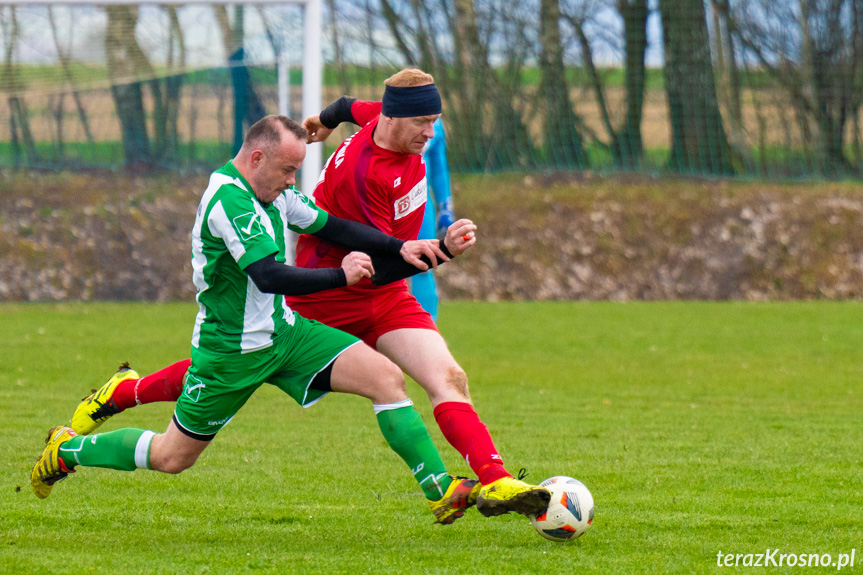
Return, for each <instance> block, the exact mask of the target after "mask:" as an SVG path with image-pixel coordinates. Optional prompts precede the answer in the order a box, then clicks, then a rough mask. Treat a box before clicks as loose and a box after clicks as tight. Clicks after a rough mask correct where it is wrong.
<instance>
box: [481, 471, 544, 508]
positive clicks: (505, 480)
mask: <svg viewBox="0 0 863 575" xmlns="http://www.w3.org/2000/svg"><path fill="white" fill-rule="evenodd" d="M550 500H551V493H550V492H549V491H548V489H546V488H545V487H538V486H536V485H530V484H527V483H525V482H524V481H521V480H519V479H516V478H515V477H502V478H500V479H498V480H497V481H492V482H491V483H489V484H488V485H484V486H483V487H482V489H481V490H480V492H479V497H478V498H477V501H476V508H477V510H479V512H480V513H482V514H483V515H485V516H486V517H494V516H496V515H503V514H504V513H509V512H510V511H515V512H516V513H521V514H522V515H538V514H540V513H542V512H544V511H545V510H546V509H548V502H549V501H550Z"/></svg>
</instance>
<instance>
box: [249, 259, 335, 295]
mask: <svg viewBox="0 0 863 575" xmlns="http://www.w3.org/2000/svg"><path fill="white" fill-rule="evenodd" d="M245 271H246V273H247V274H249V277H250V278H252V281H253V282H255V285H256V286H258V289H259V290H261V291H262V292H263V293H275V294H280V295H306V294H310V293H315V292H319V291H323V290H326V289H333V288H338V287H345V286H346V285H348V280H347V278H346V277H345V270H343V269H342V268H318V269H306V268H298V267H294V266H289V265H286V264H283V263H279V262H277V261H276V256H275V255H269V256H267V257H265V258H263V259H260V260H258V261H256V262H252V263H250V264H249V265H247V266H246V269H245Z"/></svg>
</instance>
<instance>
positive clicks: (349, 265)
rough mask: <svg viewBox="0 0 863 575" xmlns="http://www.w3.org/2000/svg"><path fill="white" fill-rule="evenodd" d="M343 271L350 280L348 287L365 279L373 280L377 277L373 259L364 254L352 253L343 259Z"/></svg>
mask: <svg viewBox="0 0 863 575" xmlns="http://www.w3.org/2000/svg"><path fill="white" fill-rule="evenodd" d="M342 269H343V270H345V277H346V278H347V280H348V285H349V286H352V285H354V284H355V283H357V282H358V281H360V280H361V279H363V278H371V277H372V276H373V275H375V268H374V267H373V266H372V258H370V257H369V256H368V255H367V254H364V253H363V252H351V253H349V254H348V255H346V256H345V257H344V258H343V259H342Z"/></svg>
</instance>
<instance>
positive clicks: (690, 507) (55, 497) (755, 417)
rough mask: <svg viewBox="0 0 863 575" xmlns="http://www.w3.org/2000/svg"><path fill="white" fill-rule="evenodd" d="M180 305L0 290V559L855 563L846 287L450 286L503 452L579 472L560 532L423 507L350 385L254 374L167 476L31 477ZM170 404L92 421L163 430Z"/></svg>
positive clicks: (856, 460) (152, 359)
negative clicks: (805, 298)
mask: <svg viewBox="0 0 863 575" xmlns="http://www.w3.org/2000/svg"><path fill="white" fill-rule="evenodd" d="M195 311H196V310H195V307H194V306H193V305H189V304H170V305H151V304H64V305H48V304H39V305H19V304H4V305H2V306H0V325H2V326H3V327H2V330H0V350H1V351H0V415H2V419H0V421H2V423H3V427H2V437H3V441H2V442H0V446H2V447H0V449H2V451H0V456H2V458H1V459H2V461H3V464H2V467H0V572H3V573H61V572H64V573H238V572H260V573H306V572H312V573H314V572H320V573H360V572H372V573H495V574H496V573H712V572H715V571H717V570H719V571H744V572H745V571H750V570H748V569H744V568H742V567H740V568H738V569H727V568H722V569H720V568H719V567H717V553H718V552H719V551H722V553H739V554H750V553H751V554H757V553H764V552H765V550H766V549H771V550H772V549H776V548H779V549H780V553H794V554H804V553H805V554H809V553H818V554H819V555H821V554H825V553H830V554H832V556H833V559H834V560H836V559H837V558H838V556H839V554H841V553H851V552H852V549H856V564H855V566H854V568H853V569H851V568H850V567H846V568H845V570H844V572H849V571H850V572H859V571H861V569H863V567H861V565H860V564H861V563H863V513H861V510H863V495H861V493H863V385H861V380H863V348H861V345H860V342H861V340H863V305H861V304H859V303H823V302H811V303H783V304H747V303H650V304H633V303H629V304H613V303H517V304H486V303H447V304H445V305H444V307H443V308H442V315H441V321H440V324H441V329H442V331H443V333H444V335H445V336H446V337H447V339H448V341H449V343H450V346H451V348H452V350H453V352H454V354H455V356H456V357H457V358H458V359H459V360H460V361H461V362H462V365H463V366H464V367H465V368H466V370H467V372H468V375H469V377H470V378H471V389H472V393H473V399H474V402H475V404H476V405H477V406H478V409H479V412H480V414H481V415H482V416H483V418H484V420H485V422H486V423H487V425H488V426H489V428H490V430H491V432H492V434H493V436H494V437H495V439H496V442H497V444H498V447H499V449H500V450H501V453H502V454H503V456H504V458H505V460H506V462H507V465H508V467H509V468H510V469H511V470H513V471H517V470H518V468H520V467H526V468H527V469H528V471H529V472H530V475H529V477H528V478H529V479H532V480H535V481H540V480H542V479H544V478H545V477H548V476H550V475H556V474H566V475H572V476H575V477H577V478H579V479H581V480H582V481H584V483H585V484H586V485H587V486H588V487H589V488H590V489H591V491H592V492H593V495H594V497H595V500H596V520H595V522H594V526H593V528H592V529H590V530H589V531H588V532H587V534H585V535H584V536H583V537H582V538H581V539H579V540H577V541H576V542H574V543H569V544H556V543H551V542H548V541H545V540H544V539H541V538H540V537H539V536H538V535H537V534H536V533H535V532H534V531H533V529H532V528H531V527H530V525H529V523H528V521H527V520H526V519H525V518H523V517H519V516H515V517H511V516H504V517H498V518H492V519H486V518H483V517H482V516H480V515H479V514H478V513H476V512H475V511H473V512H470V513H468V515H467V516H466V518H465V519H462V520H461V521H459V522H457V523H455V524H454V525H452V526H449V527H439V526H435V525H432V523H431V514H430V513H429V512H428V510H427V509H426V507H425V503H424V500H423V498H422V497H421V496H420V495H419V492H418V490H417V488H416V487H415V485H414V484H413V482H412V480H411V479H410V476H409V473H408V471H407V469H406V468H404V466H403V464H402V463H401V461H400V460H399V459H398V458H397V457H396V456H395V455H394V454H392V453H391V452H390V451H389V450H388V448H387V447H386V445H385V443H384V441H383V439H382V438H381V436H380V434H379V432H378V430H377V427H376V423H375V418H374V416H373V415H372V412H371V408H370V406H369V405H368V404H367V403H366V402H365V401H364V400H361V399H359V398H353V397H329V398H327V399H326V400H325V401H323V402H322V403H321V404H319V405H316V406H314V407H313V408H311V409H308V410H303V409H301V408H299V407H298V406H297V405H296V404H294V403H293V402H292V401H291V400H289V399H288V398H287V397H285V396H282V395H280V394H279V393H277V392H275V391H274V390H273V389H262V390H261V391H259V392H258V393H257V394H256V395H255V396H254V397H253V398H252V400H251V401H250V403H249V404H248V405H247V406H246V408H244V409H243V410H242V411H241V412H240V414H239V415H238V416H237V417H236V418H235V420H234V421H233V422H232V423H231V425H230V426H229V427H228V428H226V429H225V431H224V432H223V433H221V434H220V435H219V437H218V438H217V439H216V440H215V442H214V444H213V445H212V446H211V447H210V448H209V449H208V451H207V452H205V454H204V456H203V457H202V459H201V460H200V461H199V463H198V465H196V466H195V467H194V468H192V469H191V470H189V471H187V472H185V473H183V474H181V475H179V476H167V475H161V474H158V473H154V472H146V471H136V472H134V473H124V472H116V471H109V470H101V469H83V468H81V471H80V472H79V473H78V474H76V475H73V476H71V477H70V478H69V479H68V480H67V481H64V482H62V483H60V484H58V485H57V487H56V488H55V490H54V493H53V494H52V496H51V497H50V498H49V499H47V500H44V501H40V500H38V499H36V497H35V496H34V495H33V493H32V492H31V490H30V487H29V480H28V478H29V469H30V465H31V464H32V462H33V460H34V459H35V457H36V455H37V454H38V453H39V451H40V449H41V446H42V441H43V439H44V436H45V434H46V431H47V429H48V427H50V426H52V425H55V424H58V423H61V422H64V421H66V420H67V419H68V418H69V416H70V415H71V413H72V410H73V409H74V407H75V405H76V404H77V400H78V399H79V398H80V397H82V396H84V395H85V394H86V393H87V392H88V391H89V389H90V387H92V386H97V385H99V384H101V383H102V382H103V381H104V380H105V379H106V378H107V377H108V376H109V375H110V374H111V373H112V371H113V369H114V368H116V366H117V364H119V363H120V362H122V361H125V360H129V361H131V362H132V364H133V367H135V368H137V369H138V370H139V371H141V372H142V373H143V372H149V371H152V370H154V369H157V368H159V367H162V366H163V365H164V364H166V363H168V362H171V361H174V360H176V359H180V358H182V357H185V356H186V355H187V353H188V338H189V335H190V332H191V325H192V320H193V317H194V314H195ZM409 392H410V394H411V395H412V396H413V397H414V399H415V400H416V401H417V406H418V408H419V409H420V411H421V412H422V413H423V415H424V418H425V421H426V422H427V423H428V424H431V425H430V427H431V432H432V436H433V437H434V439H435V441H436V442H437V444H438V445H439V447H440V448H441V450H442V453H443V455H444V459H445V460H447V462H448V463H450V466H451V467H450V469H451V471H453V472H456V473H460V474H466V473H468V472H469V470H468V469H467V467H466V466H465V464H464V463H463V462H461V461H459V459H458V455H457V454H456V453H455V452H454V451H453V450H452V449H451V448H449V447H448V446H447V445H446V444H445V442H444V441H443V439H442V437H441V435H440V433H439V431H438V430H437V428H436V426H435V425H434V420H433V418H432V417H431V413H430V408H429V406H428V402H427V401H426V400H425V398H424V397H423V394H422V393H421V392H420V391H419V389H418V388H417V387H416V386H415V385H413V384H409ZM171 412H172V410H171V406H170V405H168V404H157V405H149V406H144V407H141V408H138V409H135V410H130V411H128V412H126V413H124V414H122V415H120V416H118V417H116V418H115V419H113V420H112V421H110V422H108V423H107V424H106V425H105V427H104V429H115V428H117V427H122V426H134V427H141V428H152V429H156V430H159V431H161V430H162V429H163V428H164V426H165V424H166V423H167V422H168V419H169V418H170V414H171ZM776 560H777V561H778V560H779V558H778V556H777V557H776ZM760 571H762V570H756V572H760ZM766 571H768V572H789V571H791V572H794V571H804V572H809V571H815V572H820V571H831V572H835V571H836V568H835V567H830V568H823V569H820V568H819V569H815V570H810V569H800V568H788V567H770V568H768V569H766Z"/></svg>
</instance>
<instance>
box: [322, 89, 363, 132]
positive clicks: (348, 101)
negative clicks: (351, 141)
mask: <svg viewBox="0 0 863 575" xmlns="http://www.w3.org/2000/svg"><path fill="white" fill-rule="evenodd" d="M356 101H357V99H356V98H348V97H347V96H342V97H341V98H339V99H338V100H336V101H335V102H333V103H332V104H330V105H329V106H327V107H326V108H324V109H323V110H322V111H321V114H320V116H319V118H320V119H321V124H323V125H324V126H325V127H327V128H330V129H333V128H337V127H338V126H339V124H341V123H342V122H350V123H352V124H356V123H357V121H356V120H354V116H353V114H351V105H352V104H353V103H354V102H356Z"/></svg>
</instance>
